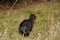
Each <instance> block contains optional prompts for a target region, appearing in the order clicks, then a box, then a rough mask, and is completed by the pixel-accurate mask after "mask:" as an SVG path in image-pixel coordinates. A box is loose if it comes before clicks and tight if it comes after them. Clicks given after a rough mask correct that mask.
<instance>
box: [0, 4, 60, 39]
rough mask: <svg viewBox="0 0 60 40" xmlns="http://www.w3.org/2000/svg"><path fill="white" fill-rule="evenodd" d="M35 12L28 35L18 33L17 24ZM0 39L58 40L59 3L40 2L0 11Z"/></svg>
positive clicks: (59, 35) (59, 24)
mask: <svg viewBox="0 0 60 40" xmlns="http://www.w3.org/2000/svg"><path fill="white" fill-rule="evenodd" d="M30 13H35V14H36V16H37V19H36V21H35V24H34V27H33V30H32V32H31V33H30V35H29V37H24V36H23V35H21V34H19V31H18V27H19V24H20V23H21V22H22V21H23V20H24V19H27V18H28V17H29V15H30ZM0 40H60V4H58V3H56V4H40V5H37V6H35V7H31V8H29V9H26V8H25V9H24V8H21V9H19V10H14V11H7V12H0Z"/></svg>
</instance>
